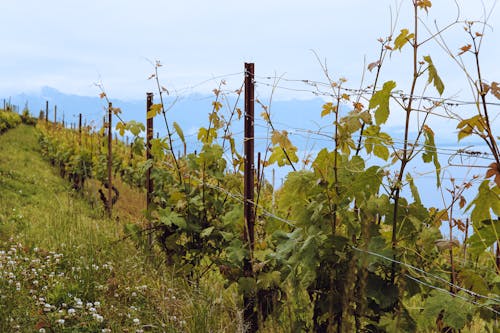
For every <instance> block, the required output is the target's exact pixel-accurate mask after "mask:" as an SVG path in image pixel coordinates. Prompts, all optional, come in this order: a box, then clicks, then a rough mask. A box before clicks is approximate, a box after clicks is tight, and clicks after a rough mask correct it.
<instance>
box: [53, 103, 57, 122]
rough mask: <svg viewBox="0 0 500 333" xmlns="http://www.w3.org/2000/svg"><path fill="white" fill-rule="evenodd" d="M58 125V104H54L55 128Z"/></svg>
mask: <svg viewBox="0 0 500 333" xmlns="http://www.w3.org/2000/svg"><path fill="white" fill-rule="evenodd" d="M56 125H57V105H54V128H55V127H56Z"/></svg>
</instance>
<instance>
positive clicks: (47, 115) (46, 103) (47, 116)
mask: <svg viewBox="0 0 500 333" xmlns="http://www.w3.org/2000/svg"><path fill="white" fill-rule="evenodd" d="M3 101H4V104H5V100H3ZM4 109H5V107H4ZM45 121H46V122H49V101H45Z"/></svg>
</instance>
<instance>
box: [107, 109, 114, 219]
mask: <svg viewBox="0 0 500 333" xmlns="http://www.w3.org/2000/svg"><path fill="white" fill-rule="evenodd" d="M112 115H113V105H112V104H111V102H109V106H108V123H107V127H108V202H107V205H106V210H107V212H108V217H109V218H111V216H112V209H113V182H112V167H113V152H112V145H113V132H112V130H111V129H112V128H113V127H112V124H111V120H112Z"/></svg>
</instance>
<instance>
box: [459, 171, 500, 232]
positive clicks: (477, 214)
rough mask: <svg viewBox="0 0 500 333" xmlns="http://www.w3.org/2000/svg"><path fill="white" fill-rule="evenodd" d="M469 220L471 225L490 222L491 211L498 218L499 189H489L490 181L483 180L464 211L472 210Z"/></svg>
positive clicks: (499, 205)
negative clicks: (485, 221)
mask: <svg viewBox="0 0 500 333" xmlns="http://www.w3.org/2000/svg"><path fill="white" fill-rule="evenodd" d="M472 207H474V208H473V209H472V213H471V219H472V222H473V223H479V222H481V221H484V220H491V211H493V213H494V214H495V215H497V216H500V188H499V187H498V186H494V187H490V181H489V180H484V181H483V182H482V183H481V185H480V186H479V190H478V193H477V196H476V197H475V198H474V200H473V201H472V202H471V203H470V204H469V205H468V206H467V208H466V211H468V210H469V209H470V208H472Z"/></svg>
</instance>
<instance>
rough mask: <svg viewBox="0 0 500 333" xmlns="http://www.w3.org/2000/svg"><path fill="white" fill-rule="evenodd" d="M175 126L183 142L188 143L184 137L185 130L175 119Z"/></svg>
mask: <svg viewBox="0 0 500 333" xmlns="http://www.w3.org/2000/svg"><path fill="white" fill-rule="evenodd" d="M174 128H175V131H176V132H177V135H178V136H179V138H180V139H181V141H182V143H183V144H186V139H185V138H184V132H183V131H182V128H181V127H180V126H179V124H178V123H177V122H175V121H174Z"/></svg>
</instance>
